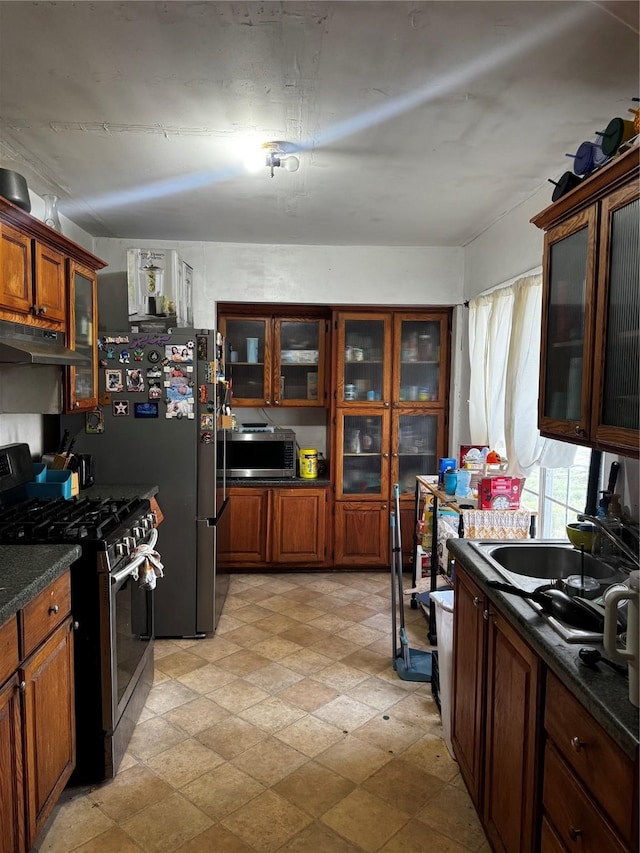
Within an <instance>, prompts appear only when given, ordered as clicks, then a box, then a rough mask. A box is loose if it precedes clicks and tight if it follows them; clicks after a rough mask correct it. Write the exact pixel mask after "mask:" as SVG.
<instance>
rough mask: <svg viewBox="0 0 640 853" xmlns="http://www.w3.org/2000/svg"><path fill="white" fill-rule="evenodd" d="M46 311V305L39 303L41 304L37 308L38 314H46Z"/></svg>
mask: <svg viewBox="0 0 640 853" xmlns="http://www.w3.org/2000/svg"><path fill="white" fill-rule="evenodd" d="M46 313H47V308H46V306H45V305H41V306H40V307H39V308H38V314H46Z"/></svg>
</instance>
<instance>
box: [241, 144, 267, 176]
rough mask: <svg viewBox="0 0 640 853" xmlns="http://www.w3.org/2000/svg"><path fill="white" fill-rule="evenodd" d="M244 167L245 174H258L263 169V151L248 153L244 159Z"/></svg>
mask: <svg viewBox="0 0 640 853" xmlns="http://www.w3.org/2000/svg"><path fill="white" fill-rule="evenodd" d="M244 167H245V169H246V170H247V172H259V171H260V169H264V151H263V150H262V149H260V148H258V149H257V150H255V151H250V152H248V153H247V155H246V156H245V158H244Z"/></svg>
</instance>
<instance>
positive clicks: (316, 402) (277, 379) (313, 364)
mask: <svg viewBox="0 0 640 853" xmlns="http://www.w3.org/2000/svg"><path fill="white" fill-rule="evenodd" d="M326 337H327V321H326V320H320V319H318V320H305V319H286V320H285V319H280V320H276V321H275V346H274V364H273V377H274V380H273V384H274V387H273V402H274V405H276V406H287V405H289V406H291V405H295V406H324V405H325V376H324V370H325V341H326Z"/></svg>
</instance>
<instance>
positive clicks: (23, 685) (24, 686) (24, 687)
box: [19, 681, 27, 693]
mask: <svg viewBox="0 0 640 853" xmlns="http://www.w3.org/2000/svg"><path fill="white" fill-rule="evenodd" d="M19 688H20V692H21V693H24V691H25V690H26V689H27V682H26V681H21V682H20V684H19Z"/></svg>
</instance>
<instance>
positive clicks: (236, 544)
mask: <svg viewBox="0 0 640 853" xmlns="http://www.w3.org/2000/svg"><path fill="white" fill-rule="evenodd" d="M227 494H228V497H229V508H228V512H229V513H230V522H229V537H228V541H227V542H226V543H225V545H224V547H223V548H221V549H220V550H219V552H218V561H219V564H220V566H221V567H223V568H241V567H247V568H253V569H258V568H267V567H269V568H271V567H277V566H283V567H286V566H298V567H302V566H306V567H314V566H320V565H326V560H327V553H328V548H327V540H328V532H327V529H328V528H327V525H328V517H329V513H328V509H327V508H328V502H329V490H328V487H324V486H323V487H318V488H313V487H306V486H305V487H300V488H266V487H258V486H247V487H246V488H245V487H243V486H233V487H231V488H230V489H228V490H227Z"/></svg>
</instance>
